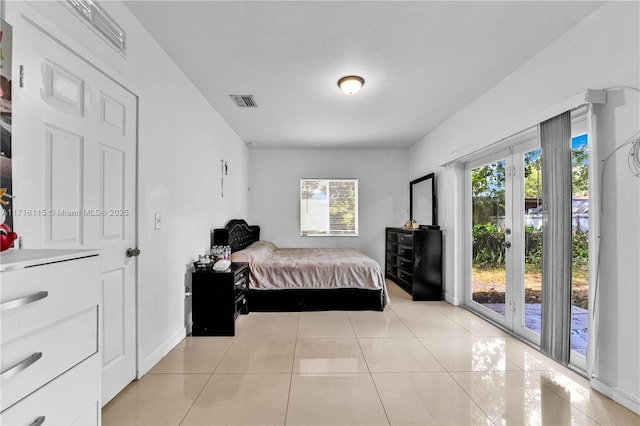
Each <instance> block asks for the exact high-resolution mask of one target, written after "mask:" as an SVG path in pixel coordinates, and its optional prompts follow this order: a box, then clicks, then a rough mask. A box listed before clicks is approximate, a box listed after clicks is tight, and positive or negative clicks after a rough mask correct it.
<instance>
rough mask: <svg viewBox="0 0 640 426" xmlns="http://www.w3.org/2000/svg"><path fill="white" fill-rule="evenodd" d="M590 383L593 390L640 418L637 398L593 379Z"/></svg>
mask: <svg viewBox="0 0 640 426" xmlns="http://www.w3.org/2000/svg"><path fill="white" fill-rule="evenodd" d="M590 383H591V387H592V388H593V389H595V390H597V391H598V392H600V393H601V394H603V395H605V396H607V397H609V398H611V399H612V400H614V401H615V402H617V403H618V404H620V405H623V406H625V407H627V408H628V409H629V410H631V411H633V412H634V413H636V414H637V415H639V416H640V400H638V398H637V397H635V396H633V395H630V394H628V393H626V392H624V391H623V390H621V389H620V388H614V387H611V386H609V385H608V384H606V383H604V382H603V381H601V380H598V379H597V378H595V377H593V378H592V379H591V381H590Z"/></svg>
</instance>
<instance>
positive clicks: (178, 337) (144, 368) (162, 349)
mask: <svg viewBox="0 0 640 426" xmlns="http://www.w3.org/2000/svg"><path fill="white" fill-rule="evenodd" d="M186 336H187V330H186V328H181V329H180V330H178V331H177V332H176V333H175V334H174V335H173V336H171V337H170V338H169V339H167V341H165V342H164V343H163V344H162V345H160V346H158V348H157V349H156V350H155V351H153V352H152V353H151V354H150V355H149V356H147V357H146V358H144V359H143V360H142V362H141V363H140V367H139V369H138V377H137V378H138V379H140V378H141V377H142V376H144V375H145V374H147V373H148V372H149V370H151V369H152V368H153V367H154V366H155V365H156V364H157V363H158V362H160V360H161V359H162V358H164V356H165V355H167V354H168V353H169V352H170V351H171V349H173V348H175V347H176V345H177V344H178V343H180V342H181V341H182V340H184V338H185V337H186ZM141 352H142V351H141Z"/></svg>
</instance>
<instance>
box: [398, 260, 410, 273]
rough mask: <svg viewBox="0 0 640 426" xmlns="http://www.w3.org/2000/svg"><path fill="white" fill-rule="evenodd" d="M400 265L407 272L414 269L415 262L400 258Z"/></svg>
mask: <svg viewBox="0 0 640 426" xmlns="http://www.w3.org/2000/svg"><path fill="white" fill-rule="evenodd" d="M398 267H400V268H401V269H404V270H405V271H407V272H411V271H412V270H413V263H411V261H410V260H405V259H398Z"/></svg>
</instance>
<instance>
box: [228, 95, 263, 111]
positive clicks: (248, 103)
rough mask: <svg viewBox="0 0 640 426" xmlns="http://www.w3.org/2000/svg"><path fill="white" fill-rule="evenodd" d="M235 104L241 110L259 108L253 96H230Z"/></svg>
mask: <svg viewBox="0 0 640 426" xmlns="http://www.w3.org/2000/svg"><path fill="white" fill-rule="evenodd" d="M229 96H230V97H231V99H233V102H235V103H236V105H238V106H239V107H241V108H258V104H257V103H256V101H255V99H253V95H229Z"/></svg>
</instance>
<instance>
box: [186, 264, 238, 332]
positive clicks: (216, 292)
mask: <svg viewBox="0 0 640 426" xmlns="http://www.w3.org/2000/svg"><path fill="white" fill-rule="evenodd" d="M248 286H249V264H248V263H240V262H234V263H232V264H231V268H230V270H229V271H225V272H217V271H214V270H211V269H207V270H205V271H196V272H193V273H192V275H191V292H192V294H193V298H192V318H193V328H192V332H191V334H192V335H193V336H234V335H235V323H236V318H237V317H238V315H240V314H247V313H249V310H248V306H247V300H246V298H245V296H246V294H247V288H248Z"/></svg>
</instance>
